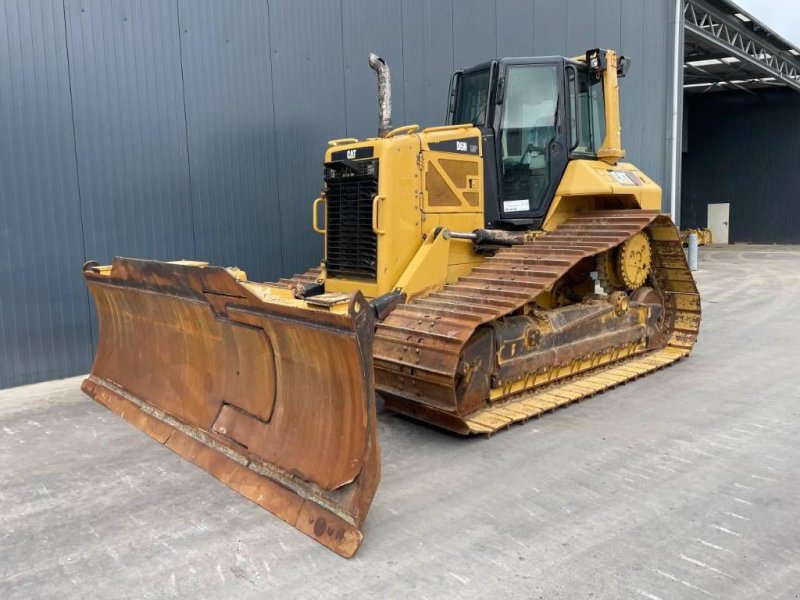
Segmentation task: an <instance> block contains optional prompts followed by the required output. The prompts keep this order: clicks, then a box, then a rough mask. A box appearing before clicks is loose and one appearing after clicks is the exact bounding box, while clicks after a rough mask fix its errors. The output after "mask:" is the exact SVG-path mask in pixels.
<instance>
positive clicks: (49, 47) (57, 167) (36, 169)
mask: <svg viewBox="0 0 800 600" xmlns="http://www.w3.org/2000/svg"><path fill="white" fill-rule="evenodd" d="M0 11H3V12H1V13H0V14H2V15H3V16H2V24H0V31H2V32H3V33H2V34H0V35H2V37H3V41H2V42H0V48H2V49H0V132H2V133H1V134H0V182H2V183H0V282H2V283H0V307H2V308H0V388H2V387H9V386H15V385H21V384H23V383H29V382H31V381H40V380H44V379H53V378H57V377H66V376H68V375H72V374H74V373H79V372H82V371H85V369H86V368H88V366H89V364H90V361H91V351H92V346H91V333H90V330H89V310H88V304H87V297H86V290H85V289H84V287H83V285H82V284H81V281H80V276H79V275H78V273H77V270H76V269H77V267H78V266H79V265H80V263H82V262H83V261H84V254H83V232H82V229H81V214H80V196H79V186H78V174H77V169H76V164H75V139H74V137H73V131H72V115H71V112H70V82H69V72H68V67H67V47H66V38H65V33H64V12H63V6H62V4H61V0H58V1H43V2H37V3H33V2H8V3H5V5H4V7H3V8H0Z"/></svg>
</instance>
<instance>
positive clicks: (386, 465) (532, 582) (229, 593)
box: [0, 246, 800, 600]
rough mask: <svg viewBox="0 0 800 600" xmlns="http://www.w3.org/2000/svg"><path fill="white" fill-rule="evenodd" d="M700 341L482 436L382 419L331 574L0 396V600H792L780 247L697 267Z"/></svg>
mask: <svg viewBox="0 0 800 600" xmlns="http://www.w3.org/2000/svg"><path fill="white" fill-rule="evenodd" d="M700 266H701V270H700V271H699V272H698V273H697V278H698V281H699V284H700V287H701V291H702V293H703V295H704V305H703V310H704V317H703V326H702V329H701V339H700V341H699V343H698V344H697V346H696V349H695V351H694V353H693V354H692V356H691V357H690V358H689V359H687V360H685V361H683V362H681V363H679V364H677V365H675V366H673V367H671V368H669V369H667V370H665V371H661V372H658V373H655V374H653V375H651V376H649V377H647V378H645V379H642V380H640V381H637V382H634V383H631V384H629V385H627V386H624V387H622V388H619V389H617V390H614V391H611V392H608V393H606V394H603V395H601V396H598V397H595V398H593V399H591V400H588V401H586V402H583V403H581V404H577V405H573V406H571V407H568V408H566V409H564V410H561V411H558V412H556V413H554V414H551V415H549V416H547V417H545V418H543V419H541V420H537V421H530V422H528V423H527V424H525V425H522V426H516V427H513V428H512V429H511V430H509V431H506V432H503V433H501V434H499V435H497V436H495V437H493V438H491V439H488V440H487V439H483V438H477V439H461V438H458V437H455V436H452V435H447V434H444V433H440V432H438V431H436V430H434V429H431V428H428V427H425V426H420V425H417V424H415V423H412V422H410V421H406V420H404V419H402V418H399V417H395V416H392V415H389V414H381V415H380V432H379V433H380V441H381V445H382V448H383V480H382V482H381V486H380V488H379V490H378V494H377V496H376V498H375V501H374V503H373V505H372V510H371V511H370V514H369V517H368V519H367V524H366V528H365V541H364V544H363V545H362V547H361V550H360V551H359V553H358V555H357V556H356V558H354V559H352V560H349V561H348V560H345V559H342V558H340V557H338V556H336V555H335V554H333V553H331V552H329V551H327V550H326V549H324V548H323V547H321V546H319V545H317V544H316V543H314V542H313V541H311V540H310V539H309V538H307V537H305V536H304V535H302V534H300V533H298V532H297V531H295V530H294V529H293V528H292V527H290V526H288V525H286V524H284V523H283V522H281V521H279V520H278V519H277V518H274V517H272V516H271V515H270V514H269V513H267V512H265V511H263V510H261V509H260V508H258V507H257V506H255V505H254V504H251V503H250V502H248V501H247V500H245V499H243V498H241V497H240V496H238V495H237V494H236V493H234V492H232V491H231V490H230V489H228V488H227V487H226V486H224V485H223V484H221V483H219V482H218V481H216V480H215V479H213V478H212V477H210V476H208V475H206V474H205V473H203V472H202V471H200V470H199V469H197V468H195V467H194V466H192V465H190V464H189V463H187V462H184V461H183V460H181V459H180V458H178V457H177V456H176V455H174V454H172V453H171V452H170V451H169V450H167V449H166V448H164V447H162V446H159V445H158V444H156V443H154V442H152V441H151V440H150V438H148V437H147V436H146V435H144V434H143V433H140V432H139V431H138V430H136V429H134V428H133V427H131V426H129V425H127V424H126V423H124V422H123V421H122V420H120V419H118V418H117V417H115V416H114V415H112V414H111V413H110V412H108V411H107V410H105V409H104V408H102V407H101V406H99V405H97V404H95V403H94V402H93V401H91V400H90V399H89V398H88V397H85V396H84V395H83V394H82V393H81V392H80V390H79V389H78V386H79V383H80V378H74V379H67V380H63V381H57V382H51V383H46V384H39V385H33V386H27V387H23V388H17V389H12V390H6V391H3V392H0V597H2V598H4V599H6V600H10V599H12V598H25V599H27V598H34V597H35V598H42V597H59V598H65V597H70V598H77V597H81V598H160V597H184V596H191V597H203V598H228V597H238V598H250V597H253V598H255V597H259V598H263V597H280V598H290V597H302V598H308V597H332V598H337V597H353V596H356V597H382V598H442V597H454V596H458V597H462V598H478V597H490V596H491V597H499V598H547V599H551V598H593V599H596V598H637V597H638V598H649V599H650V600H658V599H664V600H666V599H668V598H689V599H691V598H725V599H728V598H748V599H749V598H770V599H772V598H797V597H798V593H800V518H799V517H800V500H799V499H800V468H798V465H799V464H800V443H798V439H800V360H798V358H800V351H799V350H798V348H799V347H800V310H798V309H800V300H798V298H800V248H787V247H741V246H737V247H729V248H722V249H714V248H712V249H703V251H702V255H701V263H700Z"/></svg>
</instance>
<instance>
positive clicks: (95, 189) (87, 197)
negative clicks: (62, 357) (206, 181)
mask: <svg viewBox="0 0 800 600" xmlns="http://www.w3.org/2000/svg"><path fill="white" fill-rule="evenodd" d="M65 7H66V15H67V42H68V44H69V60H70V73H71V77H72V95H73V111H74V116H75V136H76V142H77V156H78V173H79V176H80V183H81V199H82V206H83V223H84V228H85V236H86V254H87V256H88V257H89V258H92V259H97V260H99V261H101V262H108V261H110V260H111V259H112V258H113V257H114V256H115V255H122V256H137V257H142V258H159V259H167V260H173V259H179V258H185V257H189V256H194V255H195V248H194V241H193V232H192V213H191V203H190V190H189V173H188V163H187V150H186V128H185V116H184V109H183V86H182V82H181V62H180V47H179V42H178V35H177V32H178V14H177V10H176V9H177V7H176V4H175V2H163V1H161V0H142V1H139V2H126V1H124V0H113V1H103V0H93V1H92V0H67V1H66V3H65Z"/></svg>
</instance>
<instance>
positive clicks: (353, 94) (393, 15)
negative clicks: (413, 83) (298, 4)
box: [335, 0, 419, 139]
mask: <svg viewBox="0 0 800 600" xmlns="http://www.w3.org/2000/svg"><path fill="white" fill-rule="evenodd" d="M402 19H403V3H402V2H391V3H387V4H385V5H383V6H381V8H380V10H375V0H343V1H342V32H343V34H344V37H343V40H342V53H343V60H344V85H345V94H346V104H345V111H346V119H347V131H346V132H345V131H344V129H342V130H340V132H339V133H338V134H337V135H336V136H335V137H345V134H346V135H347V136H349V137H355V138H358V139H364V138H367V137H374V136H375V135H376V132H377V130H378V116H377V110H376V85H377V84H376V81H375V72H374V71H373V70H372V69H370V68H369V66H368V64H367V56H368V55H369V53H370V52H374V53H375V54H377V55H378V56H380V57H381V58H383V59H384V60H385V61H386V63H387V64H388V65H389V67H390V68H391V78H392V122H393V123H394V125H395V126H399V125H405V124H406V123H407V122H408V120H407V119H406V110H405V103H406V100H405V88H404V82H405V76H406V72H405V71H406V70H405V65H404V61H403V49H404V44H405V43H407V40H406V39H404V34H405V32H404V31H403V28H402V27H400V26H398V24H399V23H401V22H402ZM415 33H416V32H415ZM416 118H419V117H418V116H417V117H416Z"/></svg>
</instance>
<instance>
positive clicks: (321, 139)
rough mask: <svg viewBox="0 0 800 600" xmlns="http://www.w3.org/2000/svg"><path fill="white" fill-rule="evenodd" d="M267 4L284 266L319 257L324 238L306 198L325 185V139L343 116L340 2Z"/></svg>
mask: <svg viewBox="0 0 800 600" xmlns="http://www.w3.org/2000/svg"><path fill="white" fill-rule="evenodd" d="M269 8H270V46H271V48H272V77H273V94H274V98H273V102H274V106H275V120H276V123H278V128H277V131H276V134H277V138H276V139H277V159H276V165H277V167H278V189H279V201H280V217H281V231H282V232H283V239H285V240H287V245H286V248H285V251H284V254H283V271H284V272H285V273H287V274H288V273H292V272H297V271H304V270H306V269H307V268H308V267H310V266H313V265H316V264H319V261H320V260H321V258H322V238H321V236H318V235H316V234H314V232H313V231H312V229H311V203H312V202H313V200H314V198H316V197H317V196H319V193H320V190H321V187H322V161H323V158H324V152H325V148H326V143H327V141H328V140H331V139H335V138H341V137H345V132H346V131H347V119H346V111H345V99H344V68H343V61H342V11H341V4H340V3H339V2H332V1H331V2H296V1H295V0H273V1H272V2H270V4H269Z"/></svg>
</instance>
